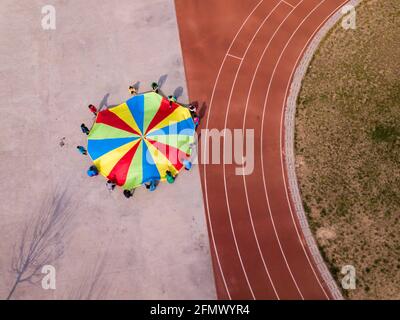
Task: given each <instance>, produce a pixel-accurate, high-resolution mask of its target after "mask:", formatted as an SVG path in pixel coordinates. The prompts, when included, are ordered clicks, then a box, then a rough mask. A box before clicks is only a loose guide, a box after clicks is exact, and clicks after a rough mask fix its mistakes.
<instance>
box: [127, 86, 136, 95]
mask: <svg viewBox="0 0 400 320" xmlns="http://www.w3.org/2000/svg"><path fill="white" fill-rule="evenodd" d="M129 93H130V94H131V95H135V94H137V90H136V88H135V87H134V86H129Z"/></svg>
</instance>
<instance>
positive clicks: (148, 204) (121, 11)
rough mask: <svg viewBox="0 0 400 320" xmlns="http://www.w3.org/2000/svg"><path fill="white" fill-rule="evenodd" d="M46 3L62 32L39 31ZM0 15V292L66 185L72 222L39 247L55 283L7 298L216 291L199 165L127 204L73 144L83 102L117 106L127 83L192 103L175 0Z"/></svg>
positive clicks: (208, 295)
mask: <svg viewBox="0 0 400 320" xmlns="http://www.w3.org/2000/svg"><path fill="white" fill-rule="evenodd" d="M47 4H51V5H53V6H54V8H55V9H56V30H43V28H42V25H41V19H42V17H43V14H42V13H41V9H42V7H43V6H45V5H47ZM0 13H1V16H2V17H3V18H2V19H1V21H0V25H1V27H0V41H1V46H0V59H1V61H2V64H1V66H0V74H1V76H0V79H1V80H0V95H1V100H2V104H1V107H0V108H1V109H0V110H1V116H2V119H3V124H2V125H1V127H0V133H1V141H2V142H1V144H0V161H1V163H2V165H1V167H0V170H1V171H0V174H1V177H2V188H1V189H2V191H1V194H0V212H1V220H0V298H1V299H4V298H6V297H7V296H8V294H9V292H10V290H11V288H12V286H13V284H14V282H15V279H16V277H17V274H16V272H15V270H13V257H14V258H15V257H17V258H18V248H20V247H19V245H20V243H21V241H22V239H23V238H22V235H23V232H24V230H26V229H25V227H26V226H28V229H27V230H29V228H34V223H32V221H35V219H36V218H37V216H40V215H41V214H42V212H43V211H46V210H48V209H49V207H48V202H47V201H48V198H49V197H56V198H57V197H59V196H58V194H60V193H64V194H65V197H64V198H62V199H63V200H62V201H64V203H63V206H65V207H67V210H69V212H70V214H69V216H68V220H65V221H63V223H62V225H59V226H58V228H60V229H59V230H56V231H55V238H54V239H53V240H54V245H50V246H49V247H46V246H45V245H44V246H43V248H44V250H49V252H48V260H46V261H49V262H50V264H51V265H54V267H55V270H56V289H55V290H43V288H42V287H41V285H40V282H39V283H36V284H35V283H31V282H35V281H34V280H35V279H27V281H21V282H20V283H19V284H18V286H17V287H16V290H15V291H14V293H13V295H12V297H11V298H12V299H215V298H216V295H215V285H214V278H213V273H212V267H211V258H210V252H209V241H208V236H207V228H206V223H205V215H204V207H203V201H202V193H201V185H200V177H199V172H198V168H197V166H194V168H193V170H191V171H190V172H182V174H181V175H180V176H179V178H178V179H177V181H176V182H175V184H174V185H172V186H170V185H168V184H161V185H160V186H159V188H158V189H157V190H156V191H155V192H153V193H150V192H148V191H147V190H145V189H143V188H139V189H138V190H137V191H136V192H135V195H134V198H133V199H129V200H127V199H125V198H124V197H123V195H122V192H121V190H116V191H114V192H112V193H110V192H109V191H108V190H107V189H106V187H105V179H104V178H103V177H96V178H89V177H87V175H86V169H87V168H88V166H89V165H90V164H91V162H90V159H89V157H84V156H82V155H80V154H79V153H78V152H77V150H76V146H77V145H85V144H86V136H84V135H83V134H82V133H81V131H80V128H79V126H80V124H81V123H82V122H83V123H85V124H86V125H88V126H90V125H91V124H92V121H93V117H92V115H91V114H90V113H89V111H88V109H87V105H88V104H89V103H93V104H94V105H96V106H102V107H107V106H110V105H116V104H119V103H121V102H123V101H125V100H126V99H127V98H128V97H129V93H128V86H129V85H130V84H133V83H135V82H137V81H140V84H139V86H140V89H139V91H147V90H149V88H150V83H151V82H152V81H157V80H159V79H160V78H161V79H162V80H163V81H164V84H163V86H162V90H163V91H164V92H165V93H167V94H169V93H173V92H174V91H175V90H177V91H183V94H182V96H181V97H180V98H179V100H180V101H182V102H188V101H187V89H186V82H185V76H184V69H183V61H182V55H181V47H180V43H179V36H178V29H177V23H176V16H175V8H174V2H173V0H151V1H143V0H120V1H118V2H115V1H111V0H109V1H94V0H89V1H62V0H55V1H51V3H48V1H41V0H35V1H24V2H17V1H12V0H5V1H2V3H1V4H0ZM46 206H47V207H46ZM32 219H33V220H32ZM25 241H27V239H25ZM27 246H28V247H29V243H28V244H27ZM20 280H21V279H20ZM29 280H32V281H29ZM36 280H37V279H36Z"/></svg>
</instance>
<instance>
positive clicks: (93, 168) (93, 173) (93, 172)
mask: <svg viewBox="0 0 400 320" xmlns="http://www.w3.org/2000/svg"><path fill="white" fill-rule="evenodd" d="M87 174H88V176H89V177H94V176H97V175H98V174H99V170H97V168H96V166H91V167H90V168H89V170H88V171H87Z"/></svg>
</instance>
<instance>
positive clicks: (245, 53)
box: [222, 2, 281, 300]
mask: <svg viewBox="0 0 400 320" xmlns="http://www.w3.org/2000/svg"><path fill="white" fill-rule="evenodd" d="M280 4H281V2H277V4H276V5H275V7H274V8H273V9H272V10H271V12H270V13H269V14H268V15H267V16H266V17H265V18H264V20H263V21H262V23H261V24H260V25H259V27H258V28H257V30H256V32H255V33H254V34H253V37H252V38H251V40H250V42H249V43H248V45H247V47H246V50H245V52H244V54H243V59H242V60H241V61H240V64H239V67H238V68H237V70H236V74H235V78H234V80H233V83H232V87H231V92H230V94H229V99H228V106H227V110H226V113H225V122H224V128H226V127H227V123H228V114H229V109H230V106H231V100H232V95H233V91H234V88H235V84H236V80H237V78H238V75H239V72H240V70H241V68H242V65H243V60H244V59H245V58H246V56H247V53H248V51H249V49H250V47H251V45H252V44H253V41H254V39H255V38H256V36H257V34H258V32H259V31H260V30H261V28H262V27H263V26H264V24H265V22H266V21H267V20H268V19H269V17H270V16H271V15H272V14H273V13H274V12H275V10H276V8H278V6H279V5H280ZM225 138H226V135H225V131H224V147H223V150H225V142H226V139H225ZM222 166H223V176H224V188H225V200H226V205H227V208H228V215H229V221H230V225H231V229H232V233H233V235H234V239H235V245H236V249H237V251H238V253H239V257H240V262H241V264H242V267H243V270H244V272H245V276H246V280H247V282H248V285H249V287H250V289H251V284H250V282H249V280H248V277H247V273H246V268H245V267H244V265H243V262H242V258H241V253H240V249H239V247H238V245H237V241H236V233H235V228H234V226H233V222H232V214H231V209H230V206H229V197H228V188H227V183H226V170H225V161H223V164H222ZM246 199H247V194H246ZM247 208H248V212H249V217H250V221H251V226H252V231H253V234H254V238H255V240H256V243H257V248H258V252H259V254H260V256H261V260H262V262H263V265H264V269H265V271H266V273H267V276H268V279H269V282H270V283H271V286H272V288H273V290H274V293H275V296H276V298H277V299H278V300H279V296H278V293H277V291H276V289H275V286H274V283H273V281H272V278H271V275H270V273H269V270H268V267H267V265H266V263H265V259H264V256H263V254H262V251H261V247H260V243H259V241H258V237H257V234H256V231H255V228H254V223H253V218H252V216H251V214H250V211H251V210H250V207H249V202H248V200H247ZM252 292H253V291H252ZM253 297H254V298H255V296H254V294H253Z"/></svg>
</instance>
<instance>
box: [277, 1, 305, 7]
mask: <svg viewBox="0 0 400 320" xmlns="http://www.w3.org/2000/svg"><path fill="white" fill-rule="evenodd" d="M281 1H282V2H283V3H286V4H287V5H288V6H289V7H292V8H296V7H297V6H298V5H299V3H298V4H296V5H295V6H294V5H292V4H290V3H289V2H286V1H285V0H281ZM302 1H303V0H302ZM302 1H300V2H302Z"/></svg>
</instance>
